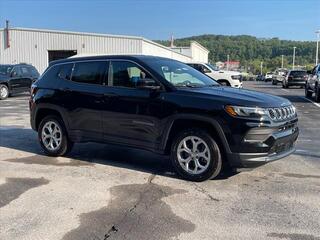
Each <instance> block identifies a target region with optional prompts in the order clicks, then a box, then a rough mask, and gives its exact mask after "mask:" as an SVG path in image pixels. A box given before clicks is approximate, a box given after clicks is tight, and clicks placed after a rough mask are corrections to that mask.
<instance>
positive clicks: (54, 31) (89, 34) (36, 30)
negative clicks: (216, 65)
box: [0, 27, 190, 58]
mask: <svg viewBox="0 0 320 240" xmlns="http://www.w3.org/2000/svg"><path fill="white" fill-rule="evenodd" d="M9 30H10V31H12V30H13V31H26V32H42V33H60V34H70V35H85V36H93V37H111V38H123V39H124V38H127V39H134V40H140V41H145V42H147V43H150V44H153V45H155V46H158V47H161V48H163V49H166V50H169V51H171V52H173V53H175V54H179V55H181V56H183V57H188V58H190V56H188V55H185V54H182V53H178V52H175V51H173V50H172V49H170V48H169V47H166V46H163V45H161V44H159V43H156V42H154V41H151V40H149V39H146V38H144V37H137V36H128V35H115V34H104V33H89V32H74V31H62V30H50V29H38V28H21V27H14V28H9ZM0 31H4V28H0Z"/></svg>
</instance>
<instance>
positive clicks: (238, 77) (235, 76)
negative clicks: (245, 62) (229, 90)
mask: <svg viewBox="0 0 320 240" xmlns="http://www.w3.org/2000/svg"><path fill="white" fill-rule="evenodd" d="M231 78H232V79H233V80H235V79H238V80H240V79H241V75H232V76H231Z"/></svg>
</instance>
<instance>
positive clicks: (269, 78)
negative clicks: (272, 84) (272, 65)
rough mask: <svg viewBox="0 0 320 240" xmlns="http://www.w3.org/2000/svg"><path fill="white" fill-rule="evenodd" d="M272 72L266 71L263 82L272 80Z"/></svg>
mask: <svg viewBox="0 0 320 240" xmlns="http://www.w3.org/2000/svg"><path fill="white" fill-rule="evenodd" d="M272 74H273V73H272V72H267V73H266V76H265V78H264V81H265V82H268V81H272Z"/></svg>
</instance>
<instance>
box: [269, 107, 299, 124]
mask: <svg viewBox="0 0 320 240" xmlns="http://www.w3.org/2000/svg"><path fill="white" fill-rule="evenodd" d="M267 112H268V114H269V117H270V118H271V120H272V121H275V122H281V121H286V120H289V119H291V118H293V117H295V116H296V110H295V107H294V106H292V105H291V106H286V107H280V108H268V109H267Z"/></svg>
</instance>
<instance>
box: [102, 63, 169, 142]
mask: <svg viewBox="0 0 320 240" xmlns="http://www.w3.org/2000/svg"><path fill="white" fill-rule="evenodd" d="M142 78H145V79H146V78H149V79H150V78H152V76H150V75H149V74H148V73H147V71H145V70H143V69H142V68H141V67H140V66H138V65H137V64H135V63H133V62H131V61H124V60H121V61H120V60H114V61H111V63H110V69H109V78H108V85H109V86H108V87H106V90H105V97H106V98H107V102H108V103H109V104H108V105H105V109H104V112H103V120H102V122H103V130H104V135H105V138H106V139H107V140H108V141H111V142H118V143H124V144H129V145H133V146H137V147H147V148H149V147H151V148H153V147H154V146H155V144H157V143H158V141H159V136H160V134H161V133H160V132H159V129H160V127H159V124H161V114H162V111H163V109H162V108H163V105H162V100H161V98H160V92H157V91H154V90H150V89H142V88H138V87H137V83H138V81H140V80H141V79H142Z"/></svg>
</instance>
